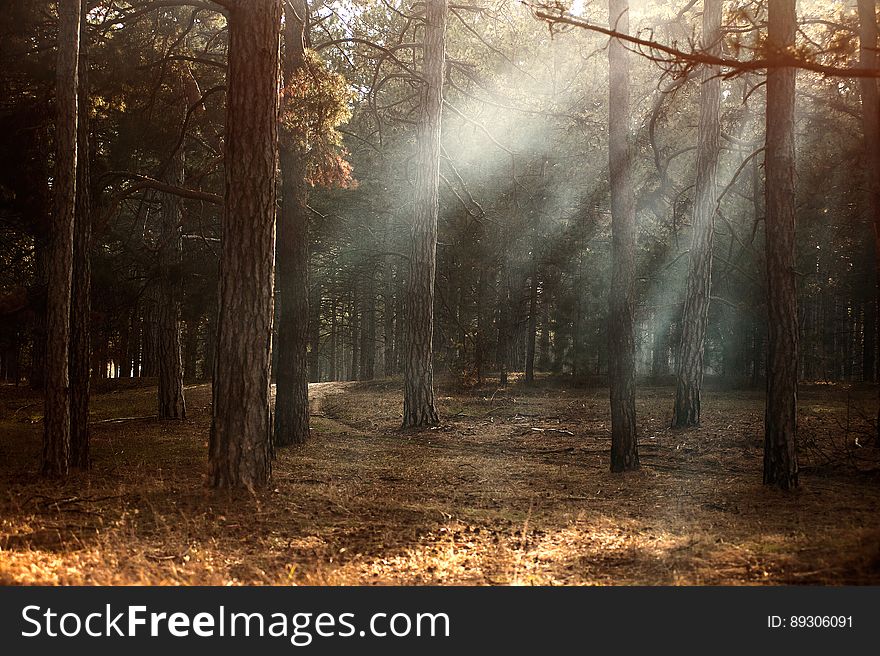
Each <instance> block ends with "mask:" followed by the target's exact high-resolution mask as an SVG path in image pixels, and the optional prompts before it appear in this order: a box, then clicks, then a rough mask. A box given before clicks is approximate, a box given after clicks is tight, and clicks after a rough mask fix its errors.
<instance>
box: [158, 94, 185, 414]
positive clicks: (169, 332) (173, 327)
mask: <svg viewBox="0 0 880 656" xmlns="http://www.w3.org/2000/svg"><path fill="white" fill-rule="evenodd" d="M175 82H176V84H175V85H174V91H175V93H176V94H177V95H178V98H177V101H178V102H179V103H180V106H179V107H178V110H179V112H180V116H179V121H180V122H179V125H180V126H183V125H184V122H185V120H186V115H187V101H186V95H185V93H184V89H185V87H184V85H183V79H182V77H178V78H177V79H176V80H175ZM185 163H186V162H185V155H184V150H183V144H182V143H181V144H179V146H178V149H177V152H176V153H173V154H172V155H171V160H170V162H169V166H168V172H167V174H166V177H167V180H168V182H169V183H170V184H173V185H176V186H178V187H183V186H184V178H185ZM181 218H182V217H181V212H180V198H179V197H178V196H176V195H174V194H164V195H163V196H162V219H161V221H162V223H161V229H160V231H159V253H158V255H159V289H158V292H159V293H158V294H157V297H156V333H157V335H156V337H157V343H158V360H159V362H158V365H159V366H158V370H159V371H158V374H159V399H158V400H159V419H185V418H186V400H185V399H184V395H183V356H182V354H181V349H180V283H179V280H178V279H179V276H180V273H179V271H180V263H181V258H182V244H181V234H182V231H183V228H182V225H181Z"/></svg>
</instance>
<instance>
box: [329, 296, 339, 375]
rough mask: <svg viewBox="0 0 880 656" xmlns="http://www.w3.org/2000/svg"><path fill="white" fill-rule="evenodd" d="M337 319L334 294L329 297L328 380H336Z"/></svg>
mask: <svg viewBox="0 0 880 656" xmlns="http://www.w3.org/2000/svg"><path fill="white" fill-rule="evenodd" d="M337 325H338V324H337V321H336V295H335V294H334V295H332V296H331V297H330V373H329V376H328V380H333V381H335V380H337V379H338V373H337V369H336V344H337V335H336V333H337V330H338V327H337Z"/></svg>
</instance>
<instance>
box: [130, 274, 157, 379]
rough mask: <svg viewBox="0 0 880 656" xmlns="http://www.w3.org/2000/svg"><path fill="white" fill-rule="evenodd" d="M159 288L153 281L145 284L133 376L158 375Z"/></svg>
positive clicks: (152, 376)
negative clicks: (138, 363)
mask: <svg viewBox="0 0 880 656" xmlns="http://www.w3.org/2000/svg"><path fill="white" fill-rule="evenodd" d="M158 297H159V290H158V289H157V288H156V284H155V283H154V282H150V283H149V284H148V285H147V289H146V292H145V293H144V295H143V302H142V304H141V342H140V344H141V359H140V367H139V368H138V367H135V374H134V375H135V377H138V376H140V377H142V378H155V377H157V376H158V375H159V331H158V325H157V320H158V309H159V308H158V306H159V298H158Z"/></svg>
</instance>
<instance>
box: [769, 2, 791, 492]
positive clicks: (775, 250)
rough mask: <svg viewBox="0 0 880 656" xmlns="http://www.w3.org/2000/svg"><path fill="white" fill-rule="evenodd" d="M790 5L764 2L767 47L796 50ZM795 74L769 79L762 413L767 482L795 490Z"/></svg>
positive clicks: (773, 74)
mask: <svg viewBox="0 0 880 656" xmlns="http://www.w3.org/2000/svg"><path fill="white" fill-rule="evenodd" d="M795 27H796V18H795V0H769V5H768V33H767V39H768V46H769V47H770V48H772V49H773V50H776V51H782V50H785V49H787V48H789V47H793V45H794V38H795ZM794 98H795V70H794V69H793V68H777V69H771V70H770V71H768V73H767V136H766V150H765V161H764V169H765V171H766V182H765V185H764V186H765V197H766V203H767V210H766V213H767V218H766V225H767V307H768V314H769V316H768V319H769V321H768V324H767V325H768V349H767V354H768V355H767V410H766V415H765V437H764V483H766V484H770V485H777V486H779V487H780V488H782V489H790V488H794V487H797V484H798V462H797V445H796V441H797V382H798V376H797V374H798V372H797V363H798V357H797V351H798V313H797V287H796V281H795V269H794V267H795V182H794V175H795V150H794Z"/></svg>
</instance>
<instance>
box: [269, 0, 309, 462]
mask: <svg viewBox="0 0 880 656" xmlns="http://www.w3.org/2000/svg"><path fill="white" fill-rule="evenodd" d="M285 11H286V13H285V22H284V25H285V27H284V56H283V59H282V71H283V75H284V80H285V84H286V83H287V81H288V80H292V79H294V77H295V76H296V74H297V72H298V71H299V69H301V68H302V67H303V66H305V36H306V35H305V26H306V12H307V11H308V7H307V6H306V2H305V0H295V1H294V2H292V3H291V4H289V5H287V9H286V10H285ZM307 202H308V200H307V191H306V154H305V153H304V152H301V151H300V149H299V148H298V147H297V145H296V144H294V143H282V145H281V218H280V221H279V224H278V245H277V249H276V259H277V262H278V268H277V271H276V274H275V275H276V282H277V285H278V291H277V294H278V301H279V304H280V308H279V318H278V344H277V345H276V348H277V349H278V361H277V369H276V371H275V381H276V385H275V444H277V445H279V446H287V445H290V444H303V443H304V442H305V441H306V440H307V439H308V437H309V368H308V339H309V240H308V231H309V214H308V207H307Z"/></svg>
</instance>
